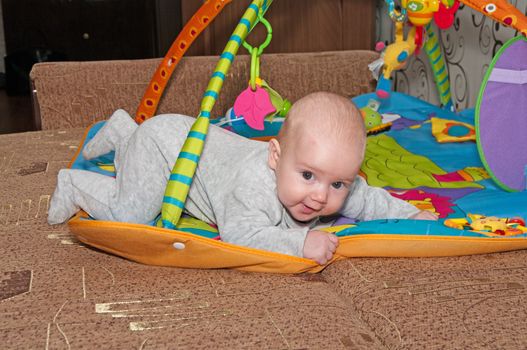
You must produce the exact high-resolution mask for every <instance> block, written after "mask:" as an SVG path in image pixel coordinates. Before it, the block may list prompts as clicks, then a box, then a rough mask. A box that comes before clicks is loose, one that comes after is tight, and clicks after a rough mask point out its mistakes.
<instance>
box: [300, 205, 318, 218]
mask: <svg viewBox="0 0 527 350" xmlns="http://www.w3.org/2000/svg"><path fill="white" fill-rule="evenodd" d="M316 211H318V210H315V208H312V207H310V206H309V205H305V204H304V203H302V214H305V215H310V214H313V213H314V212H316Z"/></svg>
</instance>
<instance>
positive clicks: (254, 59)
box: [243, 12, 273, 91]
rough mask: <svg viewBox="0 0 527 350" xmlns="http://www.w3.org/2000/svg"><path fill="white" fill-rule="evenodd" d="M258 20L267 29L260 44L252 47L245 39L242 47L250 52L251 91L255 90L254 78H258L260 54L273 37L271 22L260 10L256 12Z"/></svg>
mask: <svg viewBox="0 0 527 350" xmlns="http://www.w3.org/2000/svg"><path fill="white" fill-rule="evenodd" d="M258 22H260V23H262V24H263V25H264V26H265V28H266V29H267V36H266V38H265V41H264V42H263V43H262V45H260V46H259V47H252V46H251V45H250V44H249V43H248V42H247V40H244V41H243V47H245V49H246V50H247V51H249V53H250V54H251V80H250V85H251V89H252V90H253V91H254V90H256V79H259V78H260V56H261V55H262V53H263V50H264V49H265V48H266V47H267V46H269V44H270V43H271V39H272V38H273V28H272V27H271V23H269V21H268V20H266V19H265V18H264V16H263V14H262V12H260V13H259V14H258Z"/></svg>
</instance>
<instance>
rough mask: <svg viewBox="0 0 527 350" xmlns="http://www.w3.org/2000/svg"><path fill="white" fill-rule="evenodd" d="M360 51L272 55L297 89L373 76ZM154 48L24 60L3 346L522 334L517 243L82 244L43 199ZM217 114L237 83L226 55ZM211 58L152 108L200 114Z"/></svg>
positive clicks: (131, 87) (3, 191) (513, 344)
mask: <svg viewBox="0 0 527 350" xmlns="http://www.w3.org/2000/svg"><path fill="white" fill-rule="evenodd" d="M375 57H376V55H375V53H371V52H360V51H350V52H336V53H321V54H286V55H270V56H266V57H264V58H263V63H262V76H263V77H264V78H266V79H267V80H268V81H269V82H270V83H271V85H272V86H273V87H274V88H276V89H277V90H278V91H280V92H281V93H282V94H283V95H284V96H285V97H287V98H289V99H291V100H293V101H294V100H295V99H297V98H298V97H299V96H301V95H303V94H305V93H307V92H309V91H315V90H331V91H336V92H340V93H342V94H345V95H350V96H352V95H356V94H359V93H362V92H366V91H369V90H371V88H372V85H371V81H370V76H369V73H368V71H367V67H366V64H367V63H369V62H370V61H371V60H373V59H374V58H375ZM158 62H159V61H158V60H141V61H118V62H89V63H88V62H83V63H45V64H38V65H36V66H35V67H34V69H33V71H32V73H31V77H32V80H33V84H34V87H35V90H36V92H35V102H36V106H37V107H38V111H39V116H40V118H41V119H40V120H41V123H42V127H43V129H44V130H43V131H39V132H30V133H21V134H10V135H2V136H0V174H1V176H2V184H1V186H0V254H1V255H0V256H1V257H0V259H1V260H0V261H1V270H0V315H1V316H0V317H1V320H2V322H1V323H0V340H1V344H2V346H1V347H2V349H80V348H83V349H99V348H105V349H199V348H203V349H242V348H243V349H525V348H527V336H526V335H525V333H524V331H525V330H526V328H527V326H526V323H525V320H526V319H527V307H526V301H527V300H526V296H525V295H524V294H523V292H524V291H525V287H526V285H527V278H526V277H527V267H526V265H527V264H526V263H525V260H526V257H527V254H526V252H525V251H516V252H511V253H501V254H491V255H480V256H466V257H457V258H428V259H388V258H378V259H372V258H370V259H348V260H343V261H339V262H336V263H334V264H333V265H331V266H329V267H328V268H326V269H325V270H324V271H323V272H321V273H319V274H306V275H273V274H257V273H247V272H239V271H233V270H185V269H177V268H167V267H154V266H145V265H141V264H138V263H134V262H130V261H127V260H124V259H122V258H119V257H116V256H112V255H109V254H107V253H103V252H101V251H98V250H95V249H92V248H90V247H87V246H84V245H82V244H80V243H79V242H78V241H77V240H76V239H75V237H73V236H72V235H71V234H70V233H69V231H68V229H67V226H66V225H59V226H48V225H47V224H46V210H47V205H48V203H49V196H50V194H51V193H52V191H53V189H54V185H55V178H56V175H57V172H58V170H59V169H60V168H62V167H65V166H67V165H68V161H69V159H70V158H71V157H72V156H73V154H74V153H75V151H76V150H77V145H78V142H79V140H80V138H81V136H82V134H83V130H84V127H85V126H87V125H88V124H90V123H91V122H93V121H95V120H99V119H104V118H107V117H108V116H109V115H110V113H111V112H112V111H113V110H115V109H116V108H125V109H127V110H128V111H130V112H132V113H133V112H135V108H136V106H137V104H138V102H139V100H140V98H141V96H142V93H143V91H144V89H145V87H146V85H147V83H148V81H149V78H150V76H151V74H152V73H153V71H154V70H155V68H156V66H157V63H158ZM236 62H237V63H236V65H235V67H234V68H233V70H232V79H230V80H229V81H228V82H227V83H226V84H225V87H224V89H225V90H224V92H223V94H222V98H221V100H220V102H219V104H218V106H217V108H216V111H217V114H219V113H221V111H222V110H223V109H224V108H225V107H226V106H229V105H230V104H232V99H233V97H234V96H235V95H236V93H237V92H239V91H241V89H242V88H244V87H245V85H246V82H247V71H248V67H247V62H248V61H247V58H246V57H244V58H241V57H240V59H237V61H236ZM214 64H215V58H209V57H195V58H187V59H185V60H184V61H183V62H182V64H181V66H180V67H178V69H177V70H176V76H175V77H174V79H173V80H172V83H171V86H170V88H169V91H168V94H167V95H166V96H165V98H164V100H163V103H162V105H161V106H160V112H179V113H187V114H191V115H192V114H194V115H195V114H196V112H197V110H198V106H199V100H200V96H201V95H202V93H203V91H204V88H205V85H206V83H207V79H208V76H209V74H210V72H211V71H212V68H213V66H214Z"/></svg>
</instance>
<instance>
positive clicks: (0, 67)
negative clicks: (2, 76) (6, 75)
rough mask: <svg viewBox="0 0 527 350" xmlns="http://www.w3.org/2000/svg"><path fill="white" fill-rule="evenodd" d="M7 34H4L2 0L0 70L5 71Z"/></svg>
mask: <svg viewBox="0 0 527 350" xmlns="http://www.w3.org/2000/svg"><path fill="white" fill-rule="evenodd" d="M5 53H6V51H5V36H4V16H3V14H2V0H0V72H5V66H4V56H5Z"/></svg>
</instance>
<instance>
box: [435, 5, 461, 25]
mask: <svg viewBox="0 0 527 350" xmlns="http://www.w3.org/2000/svg"><path fill="white" fill-rule="evenodd" d="M458 9H459V0H449V1H448V2H446V3H445V2H441V3H440V4H439V10H438V11H437V12H436V13H434V22H435V24H436V25H437V27H438V28H439V29H448V28H450V26H451V25H452V24H453V23H454V18H455V16H456V11H457V10H458Z"/></svg>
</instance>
